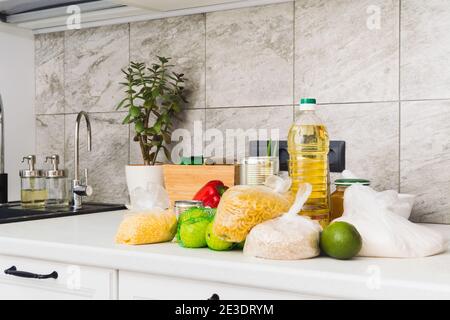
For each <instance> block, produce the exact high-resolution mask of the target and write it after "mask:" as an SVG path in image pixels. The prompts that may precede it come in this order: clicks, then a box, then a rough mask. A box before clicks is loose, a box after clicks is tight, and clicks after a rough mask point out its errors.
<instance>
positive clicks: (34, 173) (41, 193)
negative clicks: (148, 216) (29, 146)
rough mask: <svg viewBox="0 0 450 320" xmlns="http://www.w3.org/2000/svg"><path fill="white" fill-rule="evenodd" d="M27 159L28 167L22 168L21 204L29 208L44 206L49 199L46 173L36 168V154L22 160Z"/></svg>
mask: <svg viewBox="0 0 450 320" xmlns="http://www.w3.org/2000/svg"><path fill="white" fill-rule="evenodd" d="M25 160H26V161H28V169H24V170H20V179H21V205H22V207H23V208H28V209H39V208H43V207H45V201H46V200H47V190H46V188H45V178H44V174H43V172H42V170H37V169H36V168H35V166H36V156H35V155H29V156H26V157H23V159H22V162H25Z"/></svg>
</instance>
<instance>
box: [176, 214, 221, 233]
mask: <svg viewBox="0 0 450 320" xmlns="http://www.w3.org/2000/svg"><path fill="white" fill-rule="evenodd" d="M215 214H216V209H210V208H202V207H193V208H190V209H188V210H186V211H185V212H183V213H182V214H180V216H179V217H178V230H177V241H180V228H181V226H182V225H183V223H184V222H185V221H188V220H192V219H199V218H204V219H207V220H208V221H212V220H213V219H214V215H215Z"/></svg>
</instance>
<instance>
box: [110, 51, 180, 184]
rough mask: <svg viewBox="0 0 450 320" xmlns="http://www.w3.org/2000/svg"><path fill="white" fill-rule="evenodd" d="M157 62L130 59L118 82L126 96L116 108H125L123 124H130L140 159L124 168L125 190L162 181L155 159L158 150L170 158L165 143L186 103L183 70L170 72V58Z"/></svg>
mask: <svg viewBox="0 0 450 320" xmlns="http://www.w3.org/2000/svg"><path fill="white" fill-rule="evenodd" d="M158 60H159V61H158V63H153V64H152V65H151V67H150V68H147V66H146V65H145V63H141V62H131V63H130V65H129V66H128V68H127V69H124V70H122V72H123V73H124V74H125V79H126V81H125V82H122V83H121V85H123V86H124V87H125V88H126V90H125V93H126V97H125V98H124V99H123V100H122V101H121V102H120V103H119V105H118V106H117V110H121V109H127V110H128V114H127V116H126V117H125V119H124V120H123V124H126V125H132V126H133V127H134V138H133V140H134V141H135V142H136V143H138V144H139V147H140V150H141V154H142V160H143V163H142V164H139V165H127V166H126V168H125V171H126V179H127V185H128V191H129V192H131V191H132V190H134V189H135V188H137V187H142V188H144V189H145V188H146V187H147V185H148V183H149V182H151V183H158V184H160V185H162V186H163V185H164V182H163V181H164V180H163V170H162V166H161V165H159V164H160V163H158V155H159V154H160V153H161V151H162V152H163V153H164V155H165V156H166V158H167V159H168V160H170V151H169V149H168V145H170V143H171V132H172V129H173V123H174V120H175V119H176V118H177V114H178V113H180V112H181V110H182V106H183V104H184V103H186V102H187V101H186V98H185V96H184V81H185V80H186V79H185V78H184V74H178V73H175V72H172V71H171V69H172V67H173V65H170V64H169V60H170V58H165V57H158Z"/></svg>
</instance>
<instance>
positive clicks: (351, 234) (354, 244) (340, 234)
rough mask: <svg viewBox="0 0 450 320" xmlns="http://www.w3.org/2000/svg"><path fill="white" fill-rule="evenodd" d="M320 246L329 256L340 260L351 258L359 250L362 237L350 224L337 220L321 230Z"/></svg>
mask: <svg viewBox="0 0 450 320" xmlns="http://www.w3.org/2000/svg"><path fill="white" fill-rule="evenodd" d="M320 247H321V249H322V251H323V252H325V253H326V254H327V255H328V256H330V257H333V258H336V259H341V260H346V259H351V258H353V257H354V256H356V255H357V254H358V253H359V251H360V250H361V247H362V238H361V235H360V234H359V232H358V230H356V228H355V227H354V226H353V225H352V224H350V223H347V222H343V221H337V222H333V223H332V224H330V225H329V226H328V227H326V228H325V229H324V230H323V231H322V234H321V235H320Z"/></svg>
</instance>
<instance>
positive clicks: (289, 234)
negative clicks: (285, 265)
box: [244, 184, 322, 260]
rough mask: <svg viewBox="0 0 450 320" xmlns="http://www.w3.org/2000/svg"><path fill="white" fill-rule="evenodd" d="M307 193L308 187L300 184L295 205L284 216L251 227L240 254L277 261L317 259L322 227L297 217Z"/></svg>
mask: <svg viewBox="0 0 450 320" xmlns="http://www.w3.org/2000/svg"><path fill="white" fill-rule="evenodd" d="M311 190H312V187H311V185H310V184H303V185H301V186H300V188H299V190H298V192H297V197H296V200H295V203H294V205H293V206H292V207H291V209H290V210H289V212H288V213H286V214H285V215H283V216H281V217H278V218H275V219H273V220H269V221H266V222H263V223H261V224H259V225H257V226H256V227H254V228H253V229H252V230H251V231H250V234H249V235H248V236H247V240H246V241H245V245H244V254H245V255H246V256H252V257H258V258H265V259H277V260H299V259H308V258H312V257H316V256H318V255H319V254H320V248H319V239H320V231H322V227H321V226H320V225H319V223H318V222H317V221H313V220H311V219H310V218H308V217H302V216H299V215H298V212H300V210H301V209H302V207H303V204H304V203H305V201H306V200H307V199H308V197H309V196H310V194H311Z"/></svg>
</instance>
